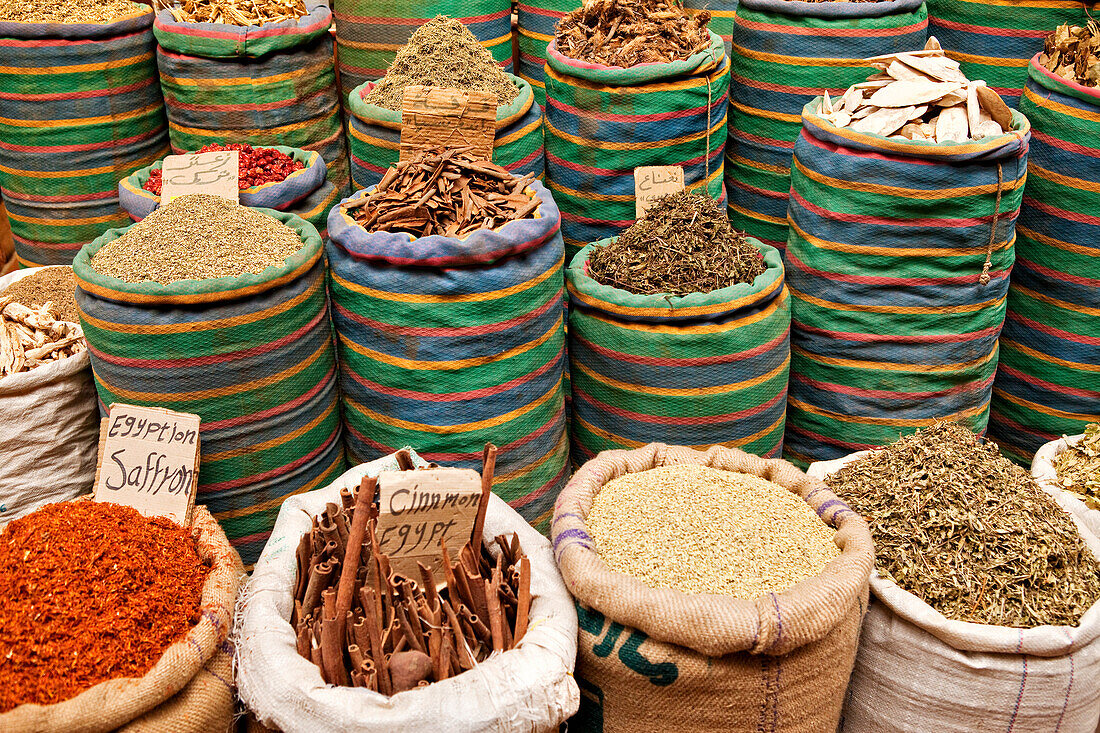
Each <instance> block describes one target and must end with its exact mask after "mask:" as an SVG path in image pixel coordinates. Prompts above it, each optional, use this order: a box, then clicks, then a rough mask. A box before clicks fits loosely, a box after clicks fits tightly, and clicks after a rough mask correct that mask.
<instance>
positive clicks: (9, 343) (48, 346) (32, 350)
mask: <svg viewBox="0 0 1100 733" xmlns="http://www.w3.org/2000/svg"><path fill="white" fill-rule="evenodd" d="M51 306H52V304H51V303H44V304H43V305H41V306H40V307H38V308H28V307H27V306H25V305H21V304H19V303H13V302H12V300H11V298H0V377H6V376H8V375H9V374H18V373H19V372H28V371H30V370H31V369H34V368H35V367H39V366H42V365H43V364H48V363H50V362H54V361H58V360H60V359H65V358H67V357H70V356H73V355H74V354H77V353H79V352H81V351H83V350H84V349H86V348H87V343H86V342H85V341H84V331H83V330H81V328H80V326H79V325H78V324H76V323H68V322H66V321H59V320H57V319H55V318H54V317H53V316H52V315H51V314H50V307H51Z"/></svg>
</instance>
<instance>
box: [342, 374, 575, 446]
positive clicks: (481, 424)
mask: <svg viewBox="0 0 1100 733" xmlns="http://www.w3.org/2000/svg"><path fill="white" fill-rule="evenodd" d="M562 379H563V378H562V377H559V378H558V381H557V384H555V385H554V386H553V387H551V388H550V391H549V392H547V393H546V394H544V395H542V396H541V397H539V398H538V399H537V400H535V401H533V402H531V403H529V404H526V405H524V406H523V407H518V408H516V409H515V410H512V411H511V412H506V413H504V414H503V415H497V416H496V417H489V418H486V419H484V420H475V421H474V422H468V423H461V424H459V425H425V424H424V423H418V422H410V421H409V420H402V419H400V418H397V417H393V416H392V415H383V414H382V413H380V412H375V411H374V410H368V409H367V408H366V407H364V406H363V405H361V404H359V403H358V402H356V401H355V400H353V399H351V398H350V397H347V396H346V395H345V400H346V401H347V403H348V405H349V406H350V407H352V408H353V409H355V410H356V411H358V412H361V413H362V414H363V415H365V416H366V417H368V418H370V419H371V420H374V421H375V422H379V423H382V424H383V425H389V426H392V427H395V428H400V429H402V430H412V431H415V432H418V433H431V434H432V435H455V434H457V433H466V432H470V431H472V430H484V429H485V428H495V427H497V426H499V425H503V424H504V423H507V422H511V421H512V420H517V419H519V418H521V417H523V416H524V415H526V414H527V413H529V412H533V411H535V410H537V409H538V408H540V407H542V406H543V405H544V404H546V403H547V402H549V401H550V400H551V399H552V398H553V397H554V395H555V394H557V392H558V390H560V389H561V385H562Z"/></svg>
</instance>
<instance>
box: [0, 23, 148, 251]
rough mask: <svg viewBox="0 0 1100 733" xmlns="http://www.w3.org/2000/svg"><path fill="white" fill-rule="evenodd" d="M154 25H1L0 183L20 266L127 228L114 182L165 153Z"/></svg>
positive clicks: (74, 249) (77, 248)
mask: <svg viewBox="0 0 1100 733" xmlns="http://www.w3.org/2000/svg"><path fill="white" fill-rule="evenodd" d="M152 25H153V14H152V13H151V12H148V11H142V12H141V13H140V14H139V15H137V16H131V17H128V18H123V19H121V20H117V21H115V22H113V23H106V24H86V23H0V187H2V188H3V199H4V204H5V207H6V208H7V212H8V216H9V218H10V221H11V229H12V236H13V238H14V241H15V249H16V251H17V253H18V256H19V261H20V263H21V264H22V265H23V266H24V267H32V266H36V265H68V264H70V263H71V262H72V261H73V257H75V256H76V253H77V252H78V251H79V250H80V248H81V247H82V246H83V245H85V244H87V243H88V242H91V241H92V240H93V239H95V238H96V237H98V236H99V235H100V234H102V233H103V232H104V231H106V230H107V229H110V228H111V227H118V226H123V225H125V224H126V214H125V213H124V212H123V211H122V210H121V209H120V208H119V206H118V181H119V179H120V178H125V177H126V176H128V175H130V173H132V172H133V171H134V170H135V169H137V168H141V167H142V166H146V165H149V164H150V163H152V162H153V161H154V160H157V159H158V158H162V157H164V155H165V154H166V153H167V152H168V134H167V132H168V131H167V128H166V125H165V120H164V102H163V100H162V99H161V96H160V87H159V86H158V84H157V68H156V64H155V62H154V58H153V51H154V48H155V45H156V44H155V43H154V41H153V34H152Z"/></svg>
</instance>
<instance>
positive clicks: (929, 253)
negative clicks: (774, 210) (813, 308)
mask: <svg viewBox="0 0 1100 733" xmlns="http://www.w3.org/2000/svg"><path fill="white" fill-rule="evenodd" d="M787 226H789V227H790V228H791V229H792V230H794V231H795V232H796V233H797V234H798V236H799V237H801V238H802V239H804V240H805V241H807V242H809V243H810V244H812V245H813V246H814V247H817V248H818V249H827V250H831V251H833V252H845V253H847V254H860V255H874V256H879V257H899V258H900V257H974V256H977V255H982V256H984V255H985V245H980V246H975V247H967V248H965V249H963V248H952V247H920V248H913V249H909V248H903V247H875V246H874V245H864V244H848V243H847V242H834V241H832V240H829V239H822V238H821V237H815V236H814V235H813V234H810V233H809V232H807V231H805V230H804V229H802V227H800V226H798V224H796V223H795V222H794V221H793V220H790V219H788V220H787ZM1017 231H1019V227H1017ZM1004 246H1005V245H1004V243H1003V242H1002V243H1001V246H999V247H997V248H996V249H997V250H999V249H1003V248H1004ZM995 251H996V250H995ZM830 307H831V306H830ZM888 310H889V311H891V312H892V311H894V308H889V309H888Z"/></svg>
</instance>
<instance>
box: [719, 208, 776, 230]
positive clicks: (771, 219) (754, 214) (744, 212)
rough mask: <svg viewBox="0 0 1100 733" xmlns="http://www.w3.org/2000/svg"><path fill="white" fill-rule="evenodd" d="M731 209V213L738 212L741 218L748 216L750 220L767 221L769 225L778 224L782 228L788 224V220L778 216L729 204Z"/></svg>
mask: <svg viewBox="0 0 1100 733" xmlns="http://www.w3.org/2000/svg"><path fill="white" fill-rule="evenodd" d="M729 208H730V210H731V211H736V212H737V213H738V214H740V215H741V216H747V217H749V218H750V219H757V220H759V221H765V222H767V223H769V224H778V225H780V226H786V224H787V219H786V218H780V217H778V216H771V215H769V214H761V213H760V212H759V211H749V210H748V209H746V208H745V207H743V206H736V205H734V204H729Z"/></svg>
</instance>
